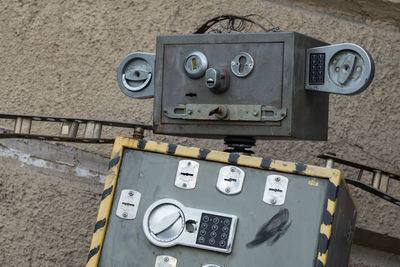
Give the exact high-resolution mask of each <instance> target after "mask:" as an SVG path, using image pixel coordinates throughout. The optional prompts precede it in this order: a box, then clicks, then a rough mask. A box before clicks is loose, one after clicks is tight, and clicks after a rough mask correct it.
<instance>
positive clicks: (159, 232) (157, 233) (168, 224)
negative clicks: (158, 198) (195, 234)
mask: <svg viewBox="0 0 400 267" xmlns="http://www.w3.org/2000/svg"><path fill="white" fill-rule="evenodd" d="M184 221H185V219H184V216H183V212H182V210H181V209H180V208H178V207H177V206H175V205H173V204H162V205H160V206H157V207H155V208H154V209H153V210H152V212H151V214H150V216H149V220H148V227H149V231H150V234H151V235H152V237H153V238H155V239H156V240H158V241H161V242H169V241H172V240H174V239H176V238H177V237H179V236H180V235H181V233H182V231H183V229H184V226H185V223H184Z"/></svg>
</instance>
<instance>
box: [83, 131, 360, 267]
mask: <svg viewBox="0 0 400 267" xmlns="http://www.w3.org/2000/svg"><path fill="white" fill-rule="evenodd" d="M125 148H130V149H136V150H144V151H149V152H154V153H161V154H168V155H175V156H181V157H187V158H196V159H200V160H208V161H216V162H222V163H227V164H233V165H240V166H246V167H252V168H258V169H265V170H271V171H278V172H285V173H292V174H301V175H307V176H311V177H315V178H323V179H329V181H330V183H329V186H328V192H327V199H326V201H325V204H324V205H325V207H326V209H325V211H324V214H323V216H322V221H321V226H320V234H319V240H318V253H317V255H315V266H325V265H326V262H327V257H328V247H329V241H330V238H331V233H332V222H333V218H334V215H335V211H336V202H337V193H338V189H339V186H340V184H341V183H343V184H344V185H345V186H346V190H349V189H348V187H347V185H346V183H345V182H344V180H343V177H342V174H341V172H340V171H339V170H336V169H330V168H323V167H318V166H312V165H305V164H302V163H293V162H287V161H280V160H273V159H269V158H261V157H251V156H246V155H240V154H237V153H227V152H220V151H216V150H209V149H200V148H196V147H186V146H180V145H174V144H167V143H160V142H154V141H147V140H144V139H130V138H124V137H117V138H116V139H115V143H114V147H113V150H112V153H111V159H110V163H109V170H108V173H107V176H106V181H105V184H104V191H103V194H102V197H101V202H100V207H99V212H98V215H97V221H96V224H95V228H94V233H93V237H92V242H91V245H90V250H89V256H88V261H87V265H86V266H87V267H91V266H97V265H98V263H99V260H100V254H101V249H102V245H103V242H104V237H105V233H106V229H107V224H108V219H109V216H110V210H111V207H112V203H113V198H114V193H115V187H116V184H117V179H118V174H119V168H120V165H121V162H122V157H123V153H124V149H125ZM353 202H354V200H353Z"/></svg>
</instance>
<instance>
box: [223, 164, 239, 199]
mask: <svg viewBox="0 0 400 267" xmlns="http://www.w3.org/2000/svg"><path fill="white" fill-rule="evenodd" d="M244 175H245V173H244V171H243V170H241V169H239V168H238V167H235V166H225V167H222V168H221V169H220V171H219V175H218V180H217V189H218V191H220V192H221V193H223V194H226V195H235V194H239V193H240V192H241V191H242V187H243V182H244Z"/></svg>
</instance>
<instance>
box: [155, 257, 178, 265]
mask: <svg viewBox="0 0 400 267" xmlns="http://www.w3.org/2000/svg"><path fill="white" fill-rule="evenodd" d="M177 263H178V260H177V259H176V258H174V257H171V256H167V255H160V256H157V258H156V264H155V265H154V267H176V264H177Z"/></svg>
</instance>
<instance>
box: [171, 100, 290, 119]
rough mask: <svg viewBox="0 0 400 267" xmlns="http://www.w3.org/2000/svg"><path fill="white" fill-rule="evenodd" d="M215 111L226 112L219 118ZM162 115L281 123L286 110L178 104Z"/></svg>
mask: <svg viewBox="0 0 400 267" xmlns="http://www.w3.org/2000/svg"><path fill="white" fill-rule="evenodd" d="M216 110H226V114H225V115H224V116H221V114H219V113H218V112H215V111H216ZM163 112H164V115H165V116H167V117H169V118H172V119H184V120H232V121H281V120H283V119H284V118H285V117H286V115H287V109H286V108H277V107H274V106H264V105H224V104H180V105H176V106H174V107H166V108H164V111H163Z"/></svg>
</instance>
